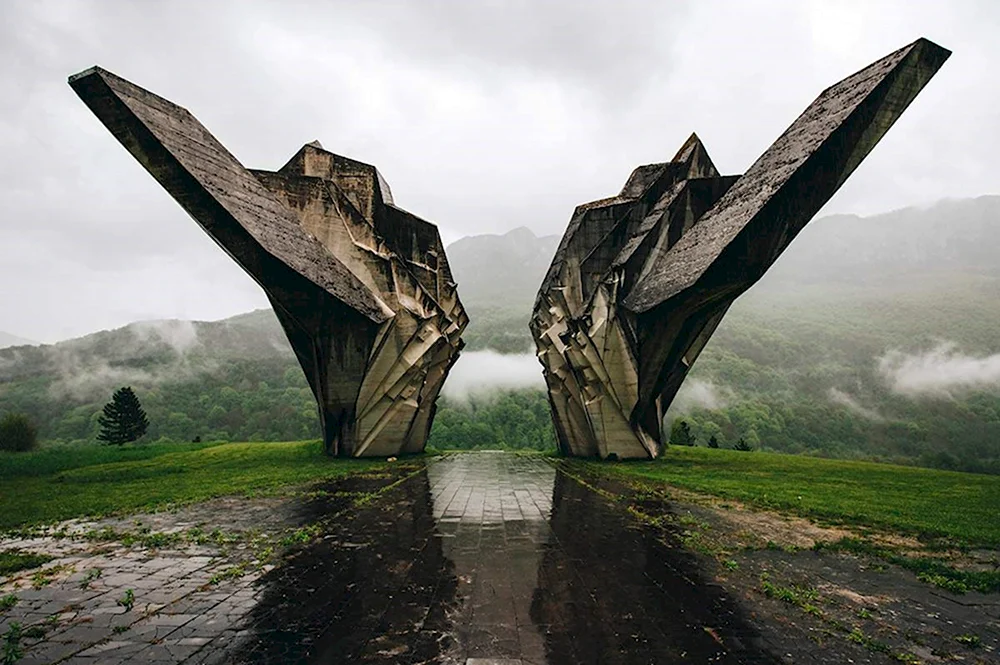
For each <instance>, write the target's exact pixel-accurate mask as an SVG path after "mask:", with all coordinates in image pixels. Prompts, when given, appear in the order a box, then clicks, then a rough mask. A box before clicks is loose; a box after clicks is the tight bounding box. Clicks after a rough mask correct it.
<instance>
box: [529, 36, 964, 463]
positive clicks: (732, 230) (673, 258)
mask: <svg viewBox="0 0 1000 665" xmlns="http://www.w3.org/2000/svg"><path fill="white" fill-rule="evenodd" d="M949 55H950V52H949V51H947V50H945V49H943V48H941V47H939V46H937V45H935V44H933V43H931V42H929V41H927V40H925V39H919V40H917V41H916V42H914V43H913V44H910V45H909V46H906V47H904V48H902V49H900V50H898V51H896V52H895V53H892V54H890V55H888V56H886V57H885V58H882V59H881V60H879V61H877V62H875V63H874V64H872V65H870V66H869V67H867V68H865V69H863V70H861V71H860V72H858V73H856V74H854V75H853V76H850V77H848V78H846V79H844V80H843V81H841V82H840V83H837V84H836V85H834V86H832V87H830V88H828V89H826V90H825V91H824V92H823V93H822V94H821V95H820V96H819V97H818V98H817V99H816V101H814V102H813V103H812V105H811V106H809V108H807V109H806V110H805V112H804V113H803V114H802V115H801V116H799V118H798V119H797V120H796V121H795V122H794V123H792V125H791V127H789V128H788V130H786V131H785V133H784V134H782V135H781V136H780V137H779V138H778V140H777V141H775V143H774V144H773V145H772V146H771V147H770V148H769V149H768V150H767V151H766V152H765V153H764V154H763V155H762V156H761V157H760V159H758V160H757V161H756V162H755V163H754V164H753V165H752V166H751V167H750V169H749V170H748V171H747V172H746V174H744V175H743V176H722V175H720V174H719V172H718V171H717V170H716V168H715V166H714V165H713V164H712V160H711V159H709V156H708V153H707V151H706V150H705V147H704V145H702V143H701V141H700V140H699V139H698V137H697V136H695V135H692V136H691V138H689V139H688V141H687V142H686V143H685V144H684V145H683V146H682V147H681V149H680V151H679V152H678V153H677V155H676V156H675V157H674V158H673V160H671V161H670V162H666V163H662V164H649V165H646V166H640V167H639V168H637V169H636V170H635V171H634V172H633V173H632V175H631V176H630V177H629V179H628V182H626V183H625V186H624V187H623V188H622V191H621V192H620V193H619V194H618V195H617V196H615V197H612V198H609V199H602V200H599V201H594V202H592V203H587V204H584V205H581V206H579V207H577V209H576V211H575V212H574V213H573V218H572V220H571V221H570V223H569V226H568V228H567V229H566V233H565V235H564V236H563V239H562V243H561V244H560V246H559V249H558V250H557V252H556V255H555V258H554V259H553V262H552V265H551V267H550V268H549V272H548V274H547V275H546V276H545V280H544V281H543V283H542V286H541V289H540V290H539V293H538V299H537V300H536V301H535V308H534V312H533V314H532V318H531V323H530V325H531V330H532V334H533V336H534V338H535V343H536V346H537V348H538V358H539V360H540V361H541V363H542V366H543V367H544V372H545V378H546V382H547V384H548V389H549V398H550V402H551V406H552V414H553V419H554V421H555V426H556V427H555V429H556V436H557V439H558V443H559V447H560V449H561V450H562V452H564V453H566V454H571V455H580V456H595V455H597V456H600V457H602V458H607V457H612V456H614V457H618V458H643V457H656V456H657V454H658V453H659V450H660V448H661V446H662V443H663V440H662V420H663V413H664V411H665V410H666V408H667V406H668V405H669V404H670V402H671V401H672V400H673V398H674V396H675V395H676V393H677V390H678V389H679V388H680V385H681V382H682V381H683V380H684V377H685V376H686V375H687V372H688V370H689V369H690V368H691V365H692V363H693V362H694V361H695V359H696V358H697V357H698V354H699V353H700V352H701V350H702V348H704V346H705V344H706V342H707V341H708V339H709V337H710V336H711V335H712V333H713V332H714V331H715V328H716V327H717V326H718V325H719V322H720V321H721V320H722V317H723V315H725V313H726V310H727V309H728V308H729V306H730V305H731V304H732V303H733V301H734V300H735V299H736V298H737V297H738V296H739V295H740V294H742V293H743V292H744V291H746V290H747V289H748V288H750V287H751V286H752V285H753V284H754V283H755V282H756V281H757V280H758V279H760V278H761V277H762V276H763V274H764V272H765V271H766V270H767V269H768V268H769V267H770V266H771V264H773V263H774V262H775V260H777V258H778V256H779V255H780V254H781V252H783V251H784V249H785V248H786V247H787V246H788V244H789V243H790V242H791V241H792V239H793V238H794V237H795V236H796V234H798V232H799V231H801V230H802V228H803V227H804V226H805V225H806V223H807V222H808V221H809V220H810V219H811V218H812V217H813V215H815V214H816V213H817V212H818V211H819V209H820V208H821V207H822V206H823V204H824V203H826V201H828V200H829V199H830V197H831V196H833V194H834V193H835V192H836V191H837V189H838V188H839V187H840V186H841V185H842V184H843V183H844V181H845V180H846V179H847V177H848V176H849V175H850V174H851V173H852V172H853V171H854V169H855V168H857V166H858V164H859V163H860V162H861V160H862V159H864V158H865V156H866V155H867V154H868V153H869V152H870V151H871V150H872V148H874V147H875V144H876V143H878V141H879V140H880V139H881V138H882V136H883V135H884V134H885V132H886V131H888V129H889V127H891V126H892V124H893V123H894V122H895V121H896V119H897V118H898V117H899V116H900V115H901V114H902V112H903V111H904V110H905V109H906V107H907V106H908V105H909V103H910V102H911V101H912V100H913V98H914V97H915V96H916V95H917V93H919V92H920V90H921V89H922V88H923V87H924V85H925V84H926V83H927V82H928V81H929V80H930V78H931V77H932V76H933V75H934V74H935V72H937V70H938V69H939V68H940V67H941V65H942V64H943V63H944V61H945V60H946V59H947V58H948V56H949Z"/></svg>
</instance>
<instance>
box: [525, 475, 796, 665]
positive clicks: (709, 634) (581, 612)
mask: <svg viewBox="0 0 1000 665" xmlns="http://www.w3.org/2000/svg"><path fill="white" fill-rule="evenodd" d="M551 527H552V532H553V541H554V545H553V546H552V547H550V548H548V549H547V551H546V553H545V557H544V558H543V560H542V564H541V567H540V568H539V570H538V585H537V590H536V591H535V596H534V600H533V603H532V613H531V616H532V619H533V620H534V621H536V622H537V624H538V625H539V626H540V627H541V629H542V631H543V633H544V634H545V641H546V647H547V652H546V653H547V658H548V660H547V661H546V662H550V663H687V662H690V663H734V664H735V663H776V662H779V661H778V660H777V659H775V658H773V657H772V656H770V655H768V654H767V653H766V651H765V650H764V648H763V647H762V645H760V640H759V637H758V636H757V633H756V631H755V630H754V629H752V628H751V627H750V626H749V625H748V624H747V622H746V619H745V617H744V616H743V612H742V610H741V609H740V608H739V606H738V604H737V603H736V601H735V600H733V599H732V598H731V597H729V596H728V595H727V594H726V593H725V591H724V590H723V589H722V588H721V587H719V586H718V585H715V584H713V583H712V581H711V580H709V579H705V578H704V577H703V575H702V573H701V572H700V570H699V567H698V563H697V560H696V559H695V557H694V555H693V554H691V553H690V552H688V551H686V550H685V549H684V548H683V547H681V546H680V545H679V544H678V543H677V542H676V541H673V539H672V538H670V537H669V536H665V534H664V532H662V531H658V530H655V529H653V528H652V527H647V526H645V525H643V524H641V523H638V522H637V521H636V520H634V519H632V518H631V517H630V516H629V515H628V514H627V513H626V512H625V511H624V510H623V509H622V508H621V507H617V506H614V505H613V504H612V503H611V502H610V501H609V500H607V499H606V498H604V497H603V496H601V495H600V494H598V493H597V492H594V491H593V490H591V489H589V488H587V487H585V486H584V485H582V484H580V483H579V482H577V481H575V480H573V479H571V478H569V477H567V476H565V475H563V474H561V473H560V474H559V475H558V476H557V477H556V482H555V491H554V498H553V511H552V519H551ZM665 537H666V538H667V540H665V539H664V538H665ZM671 541H673V542H671Z"/></svg>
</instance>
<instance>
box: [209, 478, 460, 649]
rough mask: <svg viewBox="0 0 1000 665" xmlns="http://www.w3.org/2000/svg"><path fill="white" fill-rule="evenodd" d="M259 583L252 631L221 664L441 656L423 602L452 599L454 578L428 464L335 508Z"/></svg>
mask: <svg viewBox="0 0 1000 665" xmlns="http://www.w3.org/2000/svg"><path fill="white" fill-rule="evenodd" d="M261 584H262V585H263V589H264V591H263V595H262V596H261V599H260V602H259V603H258V604H257V606H256V607H255V608H254V609H253V610H252V612H251V616H250V626H251V629H252V630H251V635H250V636H249V637H248V638H247V639H245V640H244V641H243V642H242V643H241V644H239V645H238V647H237V648H236V649H235V651H234V652H232V653H230V654H229V655H228V657H227V659H226V662H236V663H339V662H372V663H374V662H384V663H411V662H421V660H429V661H430V662H437V657H438V656H439V655H440V653H441V649H442V646H443V645H445V644H447V641H448V637H447V635H446V633H445V632H444V631H443V630H441V628H442V627H443V624H442V623H441V622H440V621H437V622H436V624H437V625H436V628H435V627H434V626H435V621H434V617H433V614H434V613H431V612H428V610H429V609H430V608H431V607H432V606H435V605H437V606H442V607H443V606H445V605H446V604H447V603H448V602H450V599H451V598H452V597H453V596H454V588H455V582H454V576H453V575H452V574H451V564H450V562H448V561H447V559H445V558H444V557H443V556H442V553H441V543H440V540H439V539H437V538H435V537H434V521H433V518H432V516H431V497H430V491H429V486H428V482H427V474H426V472H420V473H418V474H416V475H414V476H412V477H410V478H409V479H408V480H406V481H404V482H403V483H401V484H400V485H399V486H397V487H396V488H393V489H392V490H390V491H388V492H386V493H385V494H384V495H383V496H382V497H381V498H380V500H378V501H377V502H375V503H373V504H371V505H368V506H365V507H362V508H359V509H355V510H349V511H346V512H344V513H341V514H340V515H338V516H337V519H336V520H335V521H333V522H332V523H329V524H328V525H327V528H326V532H325V533H324V535H323V537H322V538H321V539H320V540H319V541H318V542H315V543H313V544H311V545H309V546H307V547H304V548H302V549H301V550H299V551H298V552H296V553H295V555H293V556H292V557H291V558H290V559H289V560H288V561H287V562H286V563H285V564H283V565H282V566H280V567H279V568H277V569H275V570H273V571H272V572H271V573H269V574H268V575H266V576H265V577H264V578H262V579H261Z"/></svg>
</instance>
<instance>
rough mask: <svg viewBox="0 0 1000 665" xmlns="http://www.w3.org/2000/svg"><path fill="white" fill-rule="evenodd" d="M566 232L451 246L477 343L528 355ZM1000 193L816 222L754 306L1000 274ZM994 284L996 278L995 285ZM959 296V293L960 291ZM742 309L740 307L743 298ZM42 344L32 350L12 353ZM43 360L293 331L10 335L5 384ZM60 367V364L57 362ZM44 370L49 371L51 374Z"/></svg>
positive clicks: (227, 348)
mask: <svg viewBox="0 0 1000 665" xmlns="http://www.w3.org/2000/svg"><path fill="white" fill-rule="evenodd" d="M558 244H559V236H557V235H546V236H541V237H539V236H536V235H535V234H534V233H533V232H532V231H531V230H530V229H528V228H525V227H519V228H516V229H514V230H512V231H509V232H507V233H505V234H487V235H477V236H468V237H465V238H461V239H459V240H456V241H455V242H453V243H451V244H450V245H449V246H448V248H447V252H448V259H449V262H450V264H451V267H452V272H453V274H454V277H455V279H456V281H457V282H458V285H459V294H460V296H461V298H462V301H463V303H464V304H465V306H466V308H467V309H468V310H469V312H470V314H471V315H472V322H471V324H470V327H469V330H468V332H467V335H466V337H467V342H468V343H469V348H470V349H476V348H484V347H492V348H496V349H498V350H500V351H503V352H511V351H522V352H526V351H529V350H530V348H531V343H530V338H529V336H528V331H527V320H528V317H529V315H530V309H531V305H532V303H533V301H534V298H535V294H536V292H537V290H538V286H539V285H540V284H541V281H542V278H543V277H544V275H545V272H546V270H547V269H548V267H549V263H550V261H551V260H552V255H553V253H554V252H555V249H556V247H557V245H558ZM998 251H1000V196H981V197H978V198H974V199H958V200H945V201H941V202H938V203H936V204H934V205H931V206H928V207H923V208H904V209H902V210H896V211H892V212H888V213H884V214H880V215H875V216H871V217H859V216H856V215H834V216H829V217H825V218H821V219H817V220H814V221H813V222H812V223H810V224H809V225H808V226H807V227H806V228H805V229H804V230H803V231H802V233H801V234H800V235H799V236H798V237H797V238H796V239H795V240H794V241H793V242H792V243H791V245H790V246H789V248H788V250H787V251H786V252H785V253H784V254H783V255H782V256H781V258H780V259H779V260H778V262H777V263H776V264H775V266H774V267H773V268H772V270H771V271H769V272H768V274H767V275H766V276H765V277H764V279H763V280H762V281H761V283H760V284H759V285H758V286H756V287H755V288H754V289H753V290H752V292H751V294H748V296H747V297H746V298H745V300H746V301H747V302H746V303H744V308H746V307H747V306H751V307H752V306H753V303H755V302H764V301H770V300H773V299H774V298H779V299H781V298H787V297H793V298H794V297H806V294H807V295H808V297H809V298H814V297H815V291H816V289H815V288H811V287H821V290H822V292H823V293H824V294H825V293H829V292H843V293H846V291H843V289H845V288H853V287H857V286H859V285H863V286H866V287H868V289H869V290H873V291H874V292H875V295H876V296H877V294H878V291H879V289H880V288H883V287H885V288H888V286H890V285H895V287H894V288H895V289H897V290H898V289H900V288H902V289H903V290H909V291H913V290H915V289H925V288H933V287H934V285H935V283H936V282H937V281H939V280H941V279H943V278H948V277H954V276H956V275H961V276H963V277H964V276H968V275H977V276H985V277H988V278H990V280H992V279H993V278H1000V259H998V258H997V256H998ZM986 284H987V286H986V288H989V284H992V281H989V282H987V283H986ZM958 295H959V296H960V294H958ZM738 304H739V303H738ZM23 344H35V346H33V347H32V348H23V349H11V348H7V349H4V348H3V347H10V346H14V345H23ZM14 351H16V352H17V354H18V356H19V357H23V358H25V359H27V358H32V359H33V360H32V361H31V362H29V363H27V364H29V365H33V366H34V367H35V369H36V370H38V369H41V367H42V366H49V367H51V365H52V363H51V362H50V363H45V362H42V359H43V358H45V357H47V356H53V357H55V356H65V355H66V354H67V353H72V354H73V355H74V356H76V357H84V358H86V357H93V358H100V359H101V361H102V362H110V363H127V362H129V361H130V360H134V359H136V358H144V357H148V356H150V355H151V354H152V355H156V354H163V353H167V354H168V355H169V353H170V352H184V353H188V352H190V353H194V354H196V355H201V356H207V357H214V358H222V359H225V358H239V357H249V356H260V357H274V356H285V357H291V356H290V354H291V350H290V347H289V346H288V342H287V340H286V339H285V336H284V332H283V330H282V329H281V326H280V325H279V324H278V321H277V319H276V318H275V316H274V313H273V312H271V311H270V310H257V311H254V312H248V313H246V314H241V315H238V316H234V317H231V318H228V319H224V320H221V321H209V322H205V321H177V320H175V321H146V322H137V323H134V324H130V325H129V326H125V327H123V328H119V329H116V330H110V331H101V332H96V333H92V334H90V335H86V336H84V337H80V338H76V339H72V340H67V341H64V342H60V343H58V344H55V345H37V344H36V343H34V342H31V341H30V340H24V339H22V338H19V337H16V336H13V335H9V334H7V333H2V332H0V381H2V380H4V378H5V375H6V376H7V378H9V377H10V372H11V370H12V367H13V366H14V365H15V364H17V365H23V364H24V363H13V362H12V357H13V352H14ZM53 362H55V361H53ZM43 371H45V370H43Z"/></svg>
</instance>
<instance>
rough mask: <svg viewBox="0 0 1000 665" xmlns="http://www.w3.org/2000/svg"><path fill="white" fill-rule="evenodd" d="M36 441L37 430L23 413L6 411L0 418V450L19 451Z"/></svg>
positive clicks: (26, 449) (31, 446) (23, 450)
mask: <svg viewBox="0 0 1000 665" xmlns="http://www.w3.org/2000/svg"><path fill="white" fill-rule="evenodd" d="M37 442H38V430H37V429H35V425H34V424H33V423H32V422H31V421H30V420H29V419H28V416H26V415H24V414H23V413H8V414H7V415H5V416H4V417H3V418H0V450H7V451H10V452H15V453H21V452H25V451H28V450H31V449H32V448H34V447H35V444H36V443H37Z"/></svg>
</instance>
